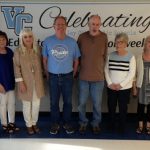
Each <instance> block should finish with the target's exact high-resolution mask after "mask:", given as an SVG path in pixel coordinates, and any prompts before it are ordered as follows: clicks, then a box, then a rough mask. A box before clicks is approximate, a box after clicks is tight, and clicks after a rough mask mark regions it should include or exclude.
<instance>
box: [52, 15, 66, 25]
mask: <svg viewBox="0 0 150 150" xmlns="http://www.w3.org/2000/svg"><path fill="white" fill-rule="evenodd" d="M58 19H63V20H64V21H65V24H66V25H67V20H66V17H64V16H57V17H56V18H55V20H54V24H53V25H55V24H56V21H57V20H58Z"/></svg>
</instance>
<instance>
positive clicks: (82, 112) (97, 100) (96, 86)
mask: <svg viewBox="0 0 150 150" xmlns="http://www.w3.org/2000/svg"><path fill="white" fill-rule="evenodd" d="M103 89H104V81H97V82H91V81H84V80H79V106H78V110H79V124H80V125H85V126H86V125H87V124H88V119H87V117H86V103H87V99H88V96H89V94H90V96H91V100H92V102H93V120H92V122H91V125H92V126H93V127H94V126H98V125H99V123H100V122H101V102H102V94H103Z"/></svg>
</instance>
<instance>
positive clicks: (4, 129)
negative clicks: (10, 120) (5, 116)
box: [2, 125, 9, 133]
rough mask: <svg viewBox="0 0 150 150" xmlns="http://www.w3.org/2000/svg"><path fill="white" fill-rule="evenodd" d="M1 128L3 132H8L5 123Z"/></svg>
mask: <svg viewBox="0 0 150 150" xmlns="http://www.w3.org/2000/svg"><path fill="white" fill-rule="evenodd" d="M2 129H3V131H4V132H6V133H8V131H9V129H8V126H7V125H2Z"/></svg>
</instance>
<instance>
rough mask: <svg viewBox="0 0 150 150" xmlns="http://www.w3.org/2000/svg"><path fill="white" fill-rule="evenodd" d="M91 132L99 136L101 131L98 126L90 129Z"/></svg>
mask: <svg viewBox="0 0 150 150" xmlns="http://www.w3.org/2000/svg"><path fill="white" fill-rule="evenodd" d="M92 130H93V133H94V134H99V133H100V131H101V129H100V127H99V126H94V127H93V128H92Z"/></svg>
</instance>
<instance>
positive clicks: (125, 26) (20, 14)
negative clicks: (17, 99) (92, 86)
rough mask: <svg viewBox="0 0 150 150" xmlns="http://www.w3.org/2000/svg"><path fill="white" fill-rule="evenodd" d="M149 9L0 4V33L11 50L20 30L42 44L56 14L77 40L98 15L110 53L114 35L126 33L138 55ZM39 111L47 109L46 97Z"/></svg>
mask: <svg viewBox="0 0 150 150" xmlns="http://www.w3.org/2000/svg"><path fill="white" fill-rule="evenodd" d="M149 8H150V3H143V4H142V3H137V4H135V3H51V2H46V3H36V2H34V3H33V2H0V30H3V31H5V32H6V33H7V34H8V37H9V46H10V47H11V48H12V49H15V48H16V47H17V46H18V44H19V42H18V35H19V33H20V30H21V29H23V28H32V30H33V32H34V33H35V35H36V37H37V41H38V43H39V44H40V45H42V42H43V40H44V39H45V38H46V37H47V36H49V35H52V34H53V33H54V30H53V21H54V19H55V17H57V16H58V15H63V16H65V17H66V18H67V23H68V30H67V34H68V35H70V36H72V37H73V38H75V39H77V38H78V36H79V34H80V33H82V32H84V31H86V30H88V26H87V22H88V18H89V16H90V15H92V14H98V15H100V16H101V18H102V26H101V30H102V31H104V32H106V33H107V35H108V39H109V42H108V50H109V52H110V51H113V50H114V49H115V48H114V38H115V35H116V34H117V33H118V32H126V33H127V34H128V35H129V43H128V50H130V51H132V52H133V53H135V54H137V53H138V52H140V51H141V50H142V49H143V44H144V38H145V37H146V36H147V35H150V9H149ZM74 91H75V92H74V95H73V105H74V106H75V107H73V111H77V105H78V104H77V99H78V98H77V93H76V92H77V90H74ZM47 93H48V92H47ZM103 105H104V106H102V111H107V107H106V101H103ZM90 106H92V105H88V107H90ZM19 109H21V107H20V106H18V110H19ZM41 110H43V111H47V110H49V98H48V97H46V101H44V104H43V105H42V108H41ZM135 110H136V105H135V101H131V104H130V108H129V112H130V111H131V112H132V111H135Z"/></svg>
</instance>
